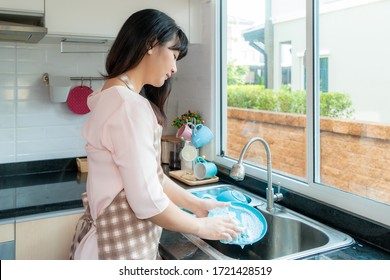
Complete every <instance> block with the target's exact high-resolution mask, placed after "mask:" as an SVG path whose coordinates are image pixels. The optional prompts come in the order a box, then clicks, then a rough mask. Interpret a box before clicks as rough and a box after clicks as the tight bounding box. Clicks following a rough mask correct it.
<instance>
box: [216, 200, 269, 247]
mask: <svg viewBox="0 0 390 280" xmlns="http://www.w3.org/2000/svg"><path fill="white" fill-rule="evenodd" d="M226 216H229V217H231V218H232V219H234V220H235V221H237V223H238V226H239V227H241V228H242V233H241V234H240V235H239V236H238V238H237V239H234V240H231V241H229V242H228V241H226V240H221V242H222V243H224V244H235V245H240V246H242V247H243V246H244V245H250V244H253V243H255V242H257V241H259V240H260V239H262V238H263V237H264V236H265V234H266V233H267V221H266V220H265V218H264V216H263V214H261V213H260V212H259V211H257V210H256V209H255V208H253V207H252V206H249V205H248V204H245V203H241V202H235V201H233V202H231V204H230V206H228V207H220V208H216V209H213V210H210V211H209V217H226Z"/></svg>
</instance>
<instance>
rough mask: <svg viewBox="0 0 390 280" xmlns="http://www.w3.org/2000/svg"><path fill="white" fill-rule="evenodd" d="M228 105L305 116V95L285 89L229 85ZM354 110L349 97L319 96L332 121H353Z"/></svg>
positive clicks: (332, 94) (321, 107) (321, 112)
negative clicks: (349, 119)
mask: <svg viewBox="0 0 390 280" xmlns="http://www.w3.org/2000/svg"><path fill="white" fill-rule="evenodd" d="M227 90H228V92H227V95H228V106H229V107H238V108H246V109H256V110H267V111H272V112H284V113H293V114H306V92H304V91H291V90H290V89H289V88H288V87H283V88H282V89H280V90H279V91H275V90H271V89H266V88H264V86H263V85H229V86H228V88H227ZM353 112H354V109H353V108H352V100H351V97H350V96H349V95H348V94H343V93H337V92H325V93H320V115H321V116H326V117H332V118H351V117H352V114H353Z"/></svg>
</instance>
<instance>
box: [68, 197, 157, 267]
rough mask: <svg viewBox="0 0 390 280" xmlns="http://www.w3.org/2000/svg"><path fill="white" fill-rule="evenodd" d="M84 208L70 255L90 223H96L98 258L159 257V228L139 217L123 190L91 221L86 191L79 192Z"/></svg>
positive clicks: (146, 258) (137, 258) (148, 258)
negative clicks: (81, 193)
mask: <svg viewBox="0 0 390 280" xmlns="http://www.w3.org/2000/svg"><path fill="white" fill-rule="evenodd" d="M82 199H83V205H84V208H85V212H84V214H83V216H81V218H80V220H79V221H78V224H77V226H76V231H75V234H74V237H73V244H72V247H71V252H70V259H74V252H75V251H76V248H77V245H78V244H79V243H80V242H81V240H82V239H83V238H84V236H85V235H86V234H87V233H88V231H89V230H90V229H91V227H93V226H95V227H96V234H97V245H98V255H99V259H100V260H154V259H156V258H159V254H158V244H159V240H160V237H161V232H162V228H161V227H159V226H157V225H156V224H154V223H152V222H151V221H149V220H141V219H138V218H137V217H136V216H135V214H134V212H133V210H132V209H131V208H130V205H129V203H128V202H127V199H126V194H125V191H124V190H122V191H121V192H119V194H118V195H117V196H116V197H115V199H114V200H113V201H112V202H111V204H110V205H109V206H108V207H107V208H106V209H105V210H104V212H103V213H102V214H101V215H100V216H99V217H98V218H97V219H96V221H93V219H92V217H91V213H90V210H89V205H88V199H87V194H86V193H83V195H82Z"/></svg>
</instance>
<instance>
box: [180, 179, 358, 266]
mask: <svg viewBox="0 0 390 280" xmlns="http://www.w3.org/2000/svg"><path fill="white" fill-rule="evenodd" d="M225 190H239V191H241V192H242V193H243V194H244V195H245V196H246V197H247V200H248V201H249V205H252V206H253V207H255V208H256V209H257V210H258V211H260V212H261V213H262V214H263V215H264V217H265V218H266V220H267V224H268V231H267V234H266V235H265V236H264V238H263V239H261V240H260V241H258V242H256V243H254V244H252V245H246V246H245V247H244V248H241V246H238V245H228V244H222V243H221V242H219V241H212V240H203V239H200V238H198V237H196V236H193V235H186V237H187V238H188V239H190V241H192V242H193V243H194V244H195V245H197V246H198V247H199V248H200V249H201V250H202V251H203V252H205V253H206V254H209V255H210V256H212V257H214V258H216V259H245V260H257V259H259V260H272V259H302V258H305V257H309V256H312V255H315V254H319V253H324V252H327V251H330V250H334V249H338V248H342V247H345V246H348V245H351V244H353V243H354V240H353V239H352V238H351V237H350V236H348V235H346V234H344V233H342V232H339V231H337V230H335V229H332V228H330V227H328V226H326V225H323V224H321V223H319V222H316V221H314V220H312V219H309V218H307V217H305V216H303V215H300V214H298V213H296V212H294V211H292V210H289V209H287V208H285V207H282V206H279V205H276V207H275V208H276V210H275V212H274V213H269V212H268V211H267V210H266V201H265V200H264V199H263V198H261V197H257V196H255V195H253V194H251V193H248V192H244V191H243V190H241V189H238V188H237V187H235V186H234V185H230V184H222V185H216V186H212V187H207V188H198V189H191V190H190V191H191V192H192V193H193V194H194V195H197V196H200V197H202V195H204V194H206V193H207V194H209V195H211V196H217V195H218V194H219V193H220V192H222V191H225Z"/></svg>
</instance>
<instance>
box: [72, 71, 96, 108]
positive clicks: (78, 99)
mask: <svg viewBox="0 0 390 280" xmlns="http://www.w3.org/2000/svg"><path fill="white" fill-rule="evenodd" d="M83 82H84V79H83V78H81V85H80V86H76V87H74V88H73V89H72V90H71V91H70V92H69V95H68V99H67V100H66V103H67V104H68V107H69V109H70V110H71V111H72V112H73V113H75V114H79V115H84V114H87V113H89V111H90V110H89V108H88V105H87V99H88V96H89V95H90V94H91V93H92V92H93V90H92V88H91V87H90V86H91V85H92V79H90V86H89V87H88V86H84V85H83Z"/></svg>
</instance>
